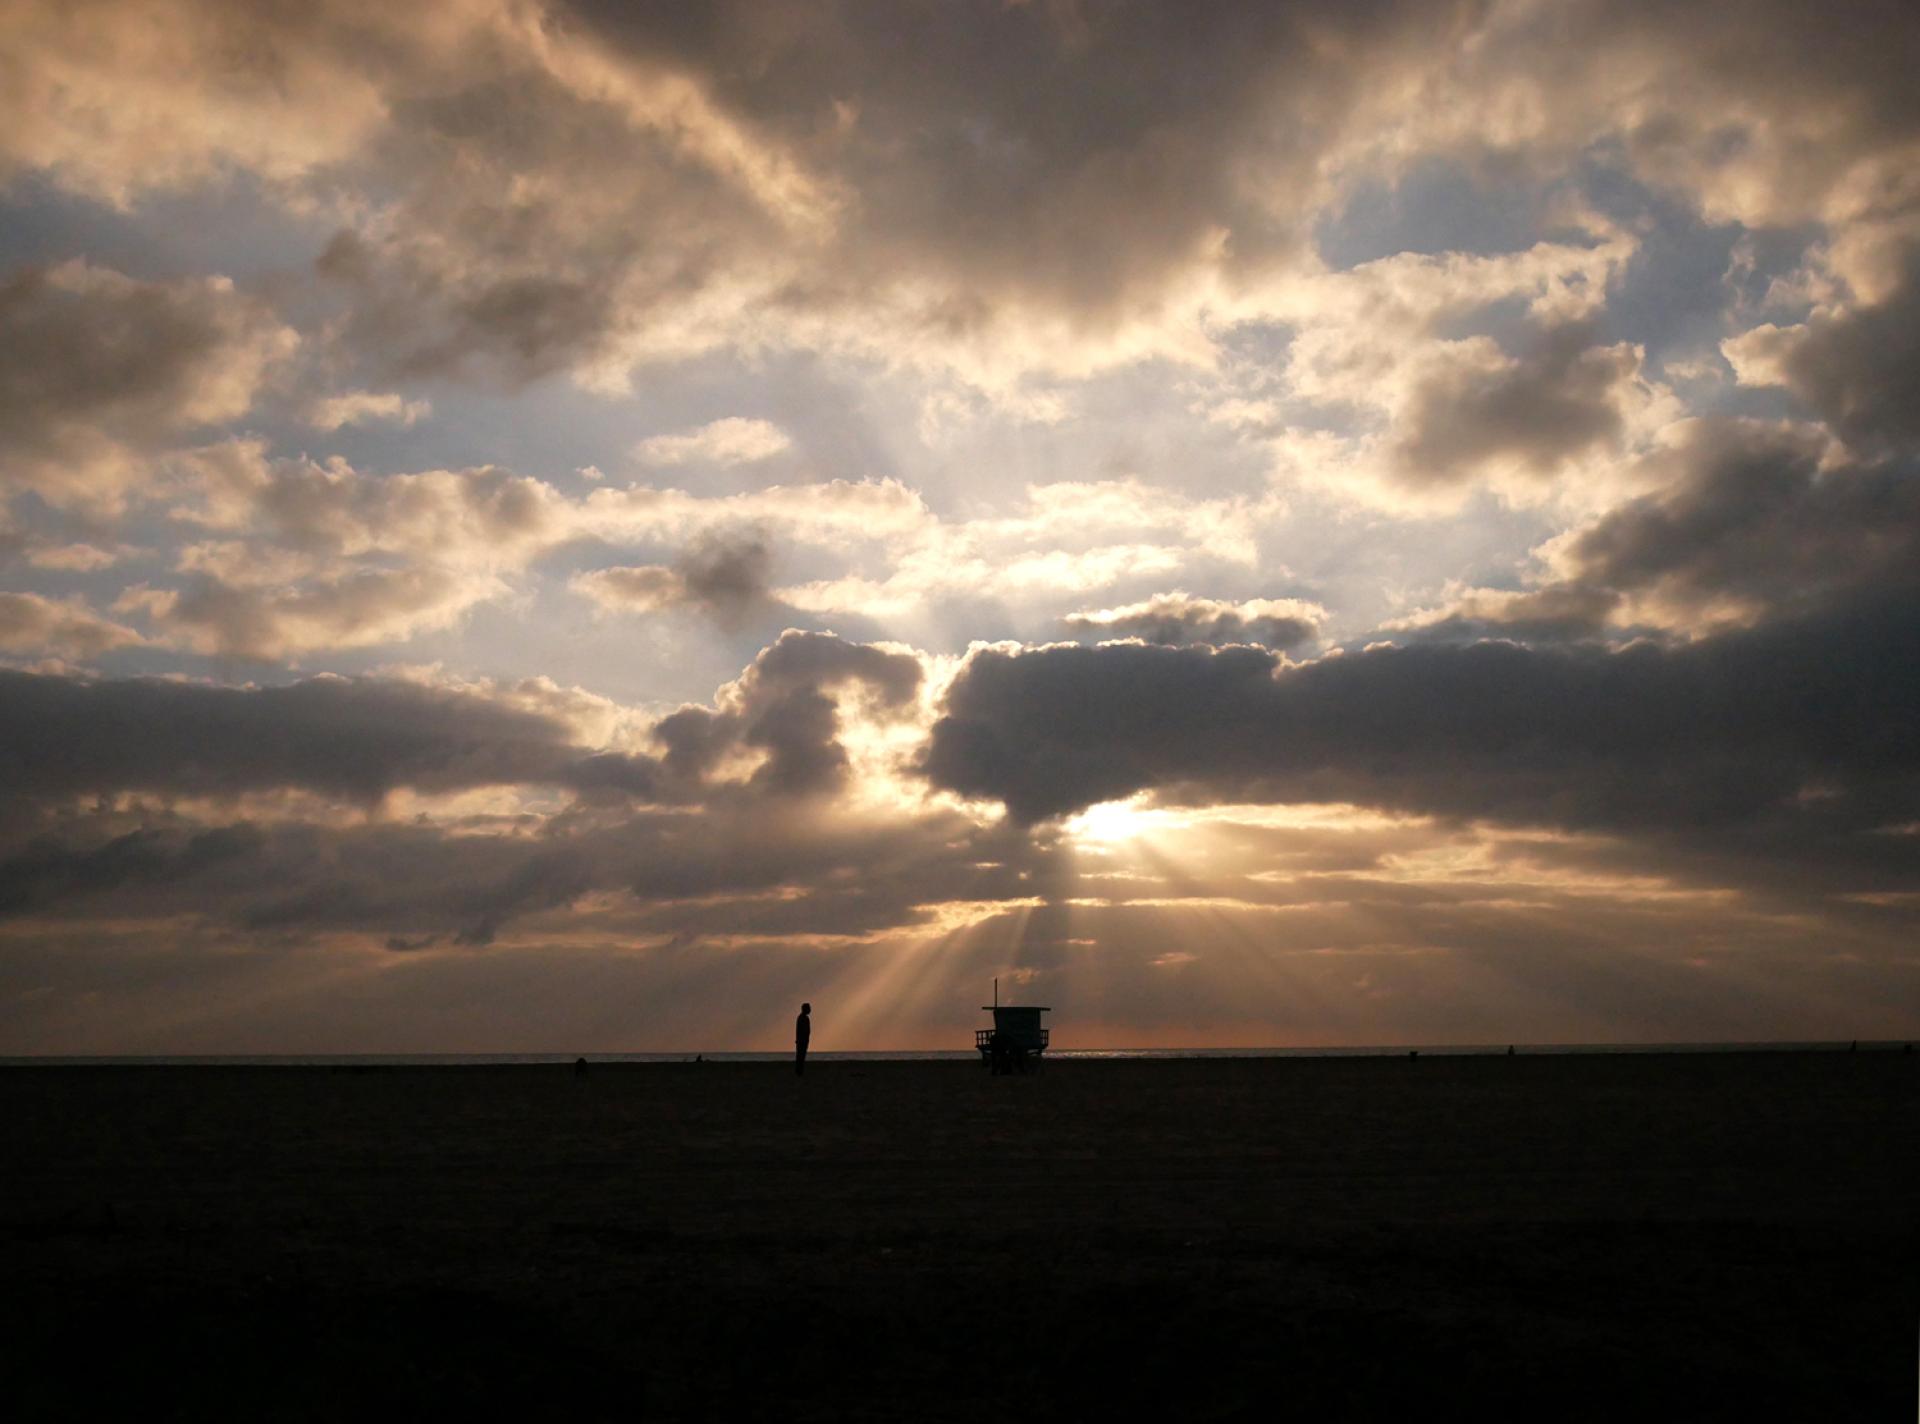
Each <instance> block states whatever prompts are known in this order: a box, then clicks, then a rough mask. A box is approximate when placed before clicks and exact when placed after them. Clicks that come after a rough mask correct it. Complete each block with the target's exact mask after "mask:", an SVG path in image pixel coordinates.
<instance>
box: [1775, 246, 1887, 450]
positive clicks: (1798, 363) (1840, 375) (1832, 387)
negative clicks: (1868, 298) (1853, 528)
mask: <svg viewBox="0 0 1920 1424" xmlns="http://www.w3.org/2000/svg"><path fill="white" fill-rule="evenodd" d="M1897 271H1898V275H1897V277H1896V279H1895V280H1894V282H1893V284H1892V286H1891V289H1890V290H1889V291H1888V292H1886V293H1885V294H1884V296H1882V297H1881V298H1880V299H1879V300H1877V301H1873V302H1869V303H1864V304H1861V305H1859V306H1856V307H1853V308H1851V309H1850V310H1847V311H1844V312H1840V313H1835V314H1825V313H1816V314H1815V315H1814V316H1813V317H1812V319H1811V320H1810V321H1809V322H1808V324H1807V327H1806V329H1805V331H1804V332H1803V333H1799V334H1798V335H1797V337H1789V338H1788V339H1787V340H1786V341H1784V342H1783V343H1782V344H1783V347H1784V349H1783V351H1782V352H1781V358H1780V367H1781V375H1782V377H1783V379H1784V381H1785V383H1786V385H1787V387H1788V388H1789V389H1790V390H1792V391H1793V392H1794V393H1795V394H1796V395H1798V396H1800V397H1801V398H1802V399H1804V400H1805V401H1806V402H1807V403H1808V404H1809V405H1811V406H1812V407H1813V409H1814V410H1815V411H1817V412H1818V413H1819V415H1820V417H1821V419H1823V420H1825V421H1826V422H1827V423H1828V424H1829V425H1831V426H1832V427H1833V428H1834V429H1835V430H1836V431H1838V432H1839V434H1840V435H1841V437H1842V438H1843V439H1845V440H1846V441H1847V442H1848V443H1849V444H1850V445H1852V446H1854V447H1855V448H1856V449H1859V450H1861V451H1862V452H1864V453H1867V454H1876V453H1882V452H1886V451H1889V450H1907V451H1912V450H1914V449H1915V448H1916V446H1920V242H1914V243H1908V244H1905V245H1904V246H1903V247H1902V248H1901V249H1900V253H1899V259H1898V266H1897Z"/></svg>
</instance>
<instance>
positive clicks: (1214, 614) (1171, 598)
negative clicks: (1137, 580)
mask: <svg viewBox="0 0 1920 1424" xmlns="http://www.w3.org/2000/svg"><path fill="white" fill-rule="evenodd" d="M1326 616H1327V613H1326V610H1325V609H1324V608H1321V607H1320V606H1319V605H1318V604H1314V603H1304V602H1302V601H1300V600H1299V599H1294V598H1280V599H1275V598H1256V599H1254V600H1252V601H1251V602H1248V603H1222V602H1220V601H1219V600H1218V599H1212V598H1196V597H1194V595H1192V594H1190V593H1185V592H1182V591H1180V590H1178V589H1176V590H1175V591H1174V592H1172V593H1157V594H1155V595H1154V596H1153V597H1152V598H1149V599H1147V600H1146V601H1144V602H1142V603H1129V604H1124V605H1122V606H1120V607H1118V608H1102V609H1094V610H1091V611H1088V612H1084V613H1073V614H1069V615H1068V616H1067V617H1066V618H1064V619H1062V620H1061V621H1062V622H1063V623H1065V624H1066V626H1067V627H1068V628H1069V629H1071V630H1073V631H1074V632H1077V633H1089V634H1094V635H1097V636H1101V637H1108V638H1138V639H1140V640H1141V641H1142V642H1146V643H1164V644H1167V645H1169V646H1173V647H1178V646H1182V645H1185V644H1189V643H1211V644H1214V645H1216V646H1221V645H1225V644H1228V643H1262V644H1265V645H1266V646H1267V647H1270V648H1291V647H1295V646H1297V645H1298V644H1300V643H1304V642H1305V641H1306V640H1307V639H1309V638H1311V637H1313V636H1314V634H1315V633H1316V632H1318V631H1319V628H1320V624H1321V623H1322V622H1324V621H1325V619H1326Z"/></svg>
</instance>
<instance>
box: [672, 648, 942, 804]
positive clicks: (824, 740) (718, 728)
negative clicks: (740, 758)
mask: <svg viewBox="0 0 1920 1424" xmlns="http://www.w3.org/2000/svg"><path fill="white" fill-rule="evenodd" d="M920 677H921V673H920V663H919V661H918V660H917V659H915V658H913V657H910V656H908V655H906V654H904V653H889V652H885V651H882V650H881V649H879V648H872V647H867V646H864V645H862V644H859V643H848V642H843V641H842V640H840V639H839V638H836V637H833V636H832V635H831V634H822V633H801V632H796V631H791V630H790V631H788V632H786V633H783V634H782V635H781V636H780V639H779V641H778V642H776V643H775V644H774V645H773V646H772V647H770V648H768V649H767V650H766V651H765V652H763V653H761V654H760V656H759V657H757V658H755V659H754V661H753V665H752V666H751V667H750V668H748V669H747V671H746V673H745V674H744V675H743V676H742V677H741V679H740V681H739V682H738V683H737V684H736V688H737V696H736V697H735V698H734V699H733V701H732V702H731V703H730V704H725V705H723V706H722V707H721V708H719V709H718V710H712V709H708V708H704V707H687V708H682V709H681V710H680V711H678V712H675V713H673V714H672V715H670V716H668V717H665V718H663V719H662V720H661V721H660V723H659V724H658V725H657V726H656V727H655V728H654V736H655V739H656V740H657V741H658V742H659V743H660V744H661V745H662V746H663V747H664V748H665V749H666V752H665V756H664V757H663V759H662V760H663V763H664V765H665V766H666V768H667V769H668V770H669V771H670V772H673V773H675V774H678V775H683V776H694V777H703V776H705V775H707V774H708V773H709V772H711V771H712V770H714V769H715V768H716V767H717V766H718V765H719V763H720V761H721V759H722V758H723V757H724V756H726V755H727V754H728V753H730V752H734V751H738V750H743V749H744V750H747V751H750V752H760V753H764V754H765V759H764V760H763V761H762V762H761V764H760V765H759V766H757V767H756V768H755V769H754V771H753V773H752V775H751V777H750V778H749V781H748V788H749V790H750V791H753V792H773V793H782V794H811V793H816V792H824V791H831V790H833V789H834V788H835V787H837V786H839V785H840V783H841V782H842V781H843V780H844V779H845V777H846V773H847V768H848V766H849V760H848V757H847V752H846V748H845V747H843V746H842V745H841V744H840V742H839V740H838V736H837V734H838V731H839V724H840V717H839V708H838V706H837V704H836V700H835V698H834V697H832V696H829V693H830V692H832V691H834V690H836V689H840V688H844V687H846V686H847V685H849V684H856V685H858V686H860V687H862V688H864V689H865V690H866V691H867V692H868V693H869V694H870V695H871V696H872V697H873V698H874V699H875V700H876V702H877V703H878V704H879V705H880V706H881V707H882V708H883V709H885V710H888V711H891V712H902V711H904V710H906V707H907V705H908V704H909V703H910V701H911V700H912V698H913V697H914V694H915V693H916V692H918V690H919V687H920Z"/></svg>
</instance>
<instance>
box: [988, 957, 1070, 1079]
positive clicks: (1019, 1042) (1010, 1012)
mask: <svg viewBox="0 0 1920 1424" xmlns="http://www.w3.org/2000/svg"><path fill="white" fill-rule="evenodd" d="M980 1011H981V1012H982V1013H990V1014H992V1015H993V1027H992V1028H983V1029H976V1030H975V1031H974V1035H973V1043H974V1047H976V1048H978V1049H979V1050H980V1061H981V1062H983V1063H985V1064H986V1065H987V1067H988V1068H989V1069H990V1070H992V1071H993V1072H995V1073H1024V1072H1026V1071H1027V1069H1028V1067H1029V1066H1030V1065H1031V1066H1034V1067H1037V1066H1039V1062H1040V1055H1041V1054H1043V1053H1045V1052H1046V1051H1047V1039H1048V1037H1049V1032H1048V1030H1047V1029H1045V1028H1043V1027H1042V1026H1041V1023H1040V1015H1042V1014H1048V1013H1052V1012H1053V1010H1051V1009H1048V1008H1037V1007H1035V1006H1033V1005H1031V1004H1003V1003H1001V1002H1000V981H999V980H998V979H996V980H994V981H993V1002H992V1003H991V1004H982V1005H981V1006H980Z"/></svg>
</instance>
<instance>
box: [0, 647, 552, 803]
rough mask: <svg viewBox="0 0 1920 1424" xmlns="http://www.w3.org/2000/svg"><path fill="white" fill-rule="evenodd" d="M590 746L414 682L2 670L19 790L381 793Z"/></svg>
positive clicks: (545, 777) (536, 763)
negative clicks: (247, 680)
mask: <svg viewBox="0 0 1920 1424" xmlns="http://www.w3.org/2000/svg"><path fill="white" fill-rule="evenodd" d="M580 755H581V753H580V751H579V750H578V749H577V748H574V747H572V746H571V745H570V744H569V738H568V733H567V729H566V728H565V727H564V726H562V725H561V724H560V723H559V722H557V721H554V720H552V719H549V718H546V717H541V716H538V715H535V714H533V713H528V712H522V711H518V710H515V709H512V708H509V707H504V706H500V705H497V704H494V703H490V702H488V701H486V700H485V699H482V698H479V697H472V696H467V695H463V694H459V693H454V692H447V691H441V690H437V689H433V688H427V687H419V686H414V685H411V684H406V683H390V682H378V681H373V680H366V679H348V678H333V677H328V678H315V679H312V680H310V681H306V682H298V683H293V684H291V685H289V686H285V687H259V688H236V687H214V686H208V685H205V684H199V683H188V682H170V681H162V680H158V679H132V680H121V681H92V680H85V679H80V678H71V677H58V676H42V675H37V674H31V673H22V672H9V671H4V670H0V789H4V791H5V792H6V793H7V794H9V795H13V796H31V797H60V796H72V795H82V794H92V793H110V792H115V791H140V792H159V793H177V794H183V795H229V794H234V793H239V792H246V791H255V790H268V789H277V788H283V787H298V788H302V789H306V790H311V791H317V792H321V793H324V794H327V795H332V796H339V797H342V798H345V799H349V800H371V799H377V798H378V797H380V796H382V795H384V794H385V793H387V792H388V791H391V790H393V789H394V788H395V787H398V786H415V787H419V788H421V789H423V790H436V791H446V790H455V789H459V788H463V787H470V786H484V785H492V784H501V783H516V782H528V781H557V780H560V779H561V778H562V777H563V776H564V775H565V774H566V771H567V769H568V768H569V767H570V766H571V765H572V764H573V763H574V762H575V761H577V760H578V759H579V757H580Z"/></svg>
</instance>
